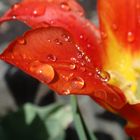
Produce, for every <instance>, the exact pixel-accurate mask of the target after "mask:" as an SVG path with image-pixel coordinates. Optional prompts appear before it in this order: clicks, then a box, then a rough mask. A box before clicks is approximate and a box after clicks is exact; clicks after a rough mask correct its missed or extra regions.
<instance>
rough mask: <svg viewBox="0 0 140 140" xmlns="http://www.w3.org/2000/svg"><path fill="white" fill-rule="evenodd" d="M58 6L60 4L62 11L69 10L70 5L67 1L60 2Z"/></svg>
mask: <svg viewBox="0 0 140 140" xmlns="http://www.w3.org/2000/svg"><path fill="white" fill-rule="evenodd" d="M60 6H61V9H63V10H64V11H70V10H71V8H70V6H69V5H68V3H67V2H62V3H61V4H60Z"/></svg>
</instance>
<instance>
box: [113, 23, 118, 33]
mask: <svg viewBox="0 0 140 140" xmlns="http://www.w3.org/2000/svg"><path fill="white" fill-rule="evenodd" d="M112 29H113V30H114V31H116V30H118V26H117V24H115V23H114V24H112Z"/></svg>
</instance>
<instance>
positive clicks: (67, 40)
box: [62, 34, 71, 42]
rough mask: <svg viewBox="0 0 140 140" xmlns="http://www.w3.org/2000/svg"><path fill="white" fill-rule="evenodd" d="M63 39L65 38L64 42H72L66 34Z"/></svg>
mask: <svg viewBox="0 0 140 140" xmlns="http://www.w3.org/2000/svg"><path fill="white" fill-rule="evenodd" d="M62 37H63V38H64V40H65V41H66V42H70V41H71V39H70V36H68V35H66V34H63V35H62Z"/></svg>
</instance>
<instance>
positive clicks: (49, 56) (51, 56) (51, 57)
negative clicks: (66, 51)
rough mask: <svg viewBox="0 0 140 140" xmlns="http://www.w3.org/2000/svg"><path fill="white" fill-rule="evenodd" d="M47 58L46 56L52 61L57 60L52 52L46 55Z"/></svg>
mask: <svg viewBox="0 0 140 140" xmlns="http://www.w3.org/2000/svg"><path fill="white" fill-rule="evenodd" d="M47 58H48V60H50V61H53V62H55V61H56V60H57V58H56V56H55V55H52V54H49V55H48V56H47Z"/></svg>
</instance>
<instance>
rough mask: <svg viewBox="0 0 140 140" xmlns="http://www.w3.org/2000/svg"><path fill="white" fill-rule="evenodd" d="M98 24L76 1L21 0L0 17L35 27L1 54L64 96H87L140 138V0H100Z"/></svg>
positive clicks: (127, 130)
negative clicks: (120, 117)
mask: <svg viewBox="0 0 140 140" xmlns="http://www.w3.org/2000/svg"><path fill="white" fill-rule="evenodd" d="M98 15H99V23H100V24H99V28H98V27H96V26H95V25H93V24H92V23H91V22H90V21H89V20H88V19H86V17H85V14H84V10H83V9H82V8H81V6H80V5H79V4H78V3H77V2H76V1H75V0H38V1H36V0H22V2H20V3H17V4H15V5H14V6H12V7H11V9H9V10H8V11H7V12H6V13H5V14H4V16H3V17H1V18H0V22H1V23H2V22H5V21H8V20H19V21H21V22H24V23H25V24H27V25H28V26H30V27H31V29H30V30H29V31H27V32H26V33H25V34H24V35H23V36H21V37H18V38H16V39H15V40H14V41H13V42H12V43H11V44H10V45H9V46H8V48H7V49H6V50H5V51H4V52H3V53H2V54H0V59H2V60H4V61H6V62H8V63H10V64H13V65H15V66H17V67H18V68H20V69H22V70H23V71H25V72H26V73H28V74H29V75H31V76H33V77H34V78H36V79H38V80H40V81H41V82H43V83H45V84H47V85H48V86H49V87H50V88H51V89H53V90H54V91H56V92H58V93H59V94H60V95H70V94H75V95H87V96H90V97H91V98H92V99H93V100H95V101H96V102H97V103H99V104H100V105H101V106H103V107H104V108H106V109H107V110H109V111H111V112H114V113H116V114H119V115H120V116H122V117H123V118H125V119H126V120H127V125H126V127H125V130H126V132H127V134H128V135H130V136H132V137H134V138H135V139H136V140H140V133H139V131H140V89H139V86H140V64H139V63H140V38H139V36H140V0H98Z"/></svg>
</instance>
